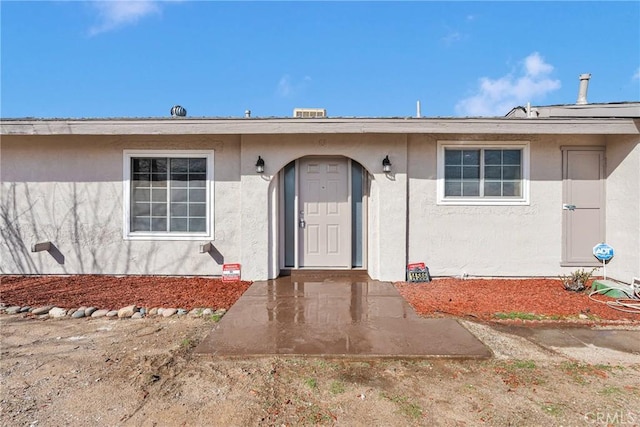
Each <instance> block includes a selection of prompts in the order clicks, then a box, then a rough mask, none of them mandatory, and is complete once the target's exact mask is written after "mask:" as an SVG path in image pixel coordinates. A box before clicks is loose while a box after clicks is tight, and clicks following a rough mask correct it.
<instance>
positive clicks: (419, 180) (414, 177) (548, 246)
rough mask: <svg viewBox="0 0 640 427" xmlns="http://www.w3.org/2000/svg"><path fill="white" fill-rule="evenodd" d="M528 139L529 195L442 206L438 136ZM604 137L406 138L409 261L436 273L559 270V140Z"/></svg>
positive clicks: (575, 142) (588, 141) (551, 272)
mask: <svg viewBox="0 0 640 427" xmlns="http://www.w3.org/2000/svg"><path fill="white" fill-rule="evenodd" d="M445 139H446V140H456V141H461V140H462V141H464V140H470V141H474V143H478V142H480V141H483V142H493V141H495V142H502V141H525V142H527V141H528V142H529V147H530V148H529V149H530V197H529V201H530V202H529V205H525V206H472V205H468V206H464V205H462V206H443V205H438V204H437V199H436V181H437V173H436V167H437V166H436V165H437V163H436V157H437V142H438V141H443V140H445ZM598 144H603V140H602V138H599V137H575V136H553V135H551V136H531V135H528V136H523V135H508V136H500V135H493V136H491V135H489V136H483V137H482V138H478V137H473V138H469V136H465V135H455V136H452V137H451V136H447V137H446V138H444V137H443V136H438V135H433V136H426V135H423V136H420V135H416V136H414V137H411V138H410V140H409V155H408V158H409V176H410V179H409V245H408V248H409V249H408V254H409V262H425V263H426V264H427V266H429V268H430V271H431V274H433V275H435V276H459V275H462V274H468V275H471V276H473V275H477V276H555V275H558V274H561V273H562V272H564V271H566V269H563V268H561V267H560V260H561V251H562V152H561V150H560V147H561V146H562V145H598Z"/></svg>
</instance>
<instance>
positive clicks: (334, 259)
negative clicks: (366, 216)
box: [298, 157, 351, 268]
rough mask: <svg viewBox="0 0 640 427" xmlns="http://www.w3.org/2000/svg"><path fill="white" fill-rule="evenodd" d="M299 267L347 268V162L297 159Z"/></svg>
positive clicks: (335, 159)
mask: <svg viewBox="0 0 640 427" xmlns="http://www.w3.org/2000/svg"><path fill="white" fill-rule="evenodd" d="M299 165H300V187H299V188H300V192H299V198H300V199H299V210H300V212H299V217H298V219H299V221H298V225H299V227H300V228H299V230H298V232H299V265H300V267H306V268H309V267H311V268H351V201H350V200H349V161H348V160H347V159H345V158H322V157H319V158H304V159H301V160H300V163H299Z"/></svg>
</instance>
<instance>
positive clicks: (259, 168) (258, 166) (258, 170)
mask: <svg viewBox="0 0 640 427" xmlns="http://www.w3.org/2000/svg"><path fill="white" fill-rule="evenodd" d="M263 172H264V159H263V158H262V157H260V156H258V161H257V162H256V173H263Z"/></svg>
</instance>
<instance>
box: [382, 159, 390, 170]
mask: <svg viewBox="0 0 640 427" xmlns="http://www.w3.org/2000/svg"><path fill="white" fill-rule="evenodd" d="M382 171H383V172H384V173H389V172H391V160H389V155H387V156H386V157H385V158H384V159H382Z"/></svg>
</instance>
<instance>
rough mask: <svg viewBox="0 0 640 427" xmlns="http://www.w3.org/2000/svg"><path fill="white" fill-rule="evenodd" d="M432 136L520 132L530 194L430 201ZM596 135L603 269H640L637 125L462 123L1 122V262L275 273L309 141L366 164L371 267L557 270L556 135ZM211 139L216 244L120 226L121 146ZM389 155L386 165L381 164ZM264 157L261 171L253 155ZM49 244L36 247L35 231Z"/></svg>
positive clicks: (201, 146) (20, 269)
mask: <svg viewBox="0 0 640 427" xmlns="http://www.w3.org/2000/svg"><path fill="white" fill-rule="evenodd" d="M438 141H477V142H488V141H492V142H493V141H495V142H500V141H524V142H529V144H530V203H529V204H528V205H525V206H445V205H438V204H437V144H438ZM565 145H576V146H596V145H597V146H606V155H607V187H606V200H607V207H606V228H607V230H606V233H607V241H608V243H610V244H611V245H612V246H614V248H615V249H616V257H615V258H614V260H613V261H612V262H611V263H610V264H609V266H608V269H607V273H608V275H610V276H611V277H614V278H616V279H619V280H624V281H628V280H629V279H630V278H631V277H632V276H638V275H640V255H639V254H640V146H639V145H638V137H637V135H636V136H633V137H629V136H624V135H622V136H609V137H604V136H596V135H581V136H577V135H523V134H515V135H513V134H500V135H498V134H496V135H482V136H476V135H468V134H409V135H407V134H400V133H398V134H382V133H381V134H376V133H362V134H353V133H352V134H341V133H327V134H282V135H277V134H251V135H242V136H240V135H232V134H230V135H180V136H173V135H104V136H78V135H55V136H30V135H22V136H13V135H4V136H3V137H2V146H1V151H0V181H1V191H2V193H1V195H0V196H1V197H0V209H1V210H0V215H1V217H0V232H1V237H2V240H3V244H2V245H0V272H2V273H3V274H81V273H83V274H87V273H93V274H161V275H164V274H166V275H220V274H221V273H222V264H223V263H236V262H239V263H241V264H242V277H243V279H247V280H261V279H267V278H274V277H276V276H277V275H278V273H279V266H280V263H279V256H280V255H279V254H280V250H279V239H278V234H279V232H278V227H279V225H278V220H277V219H278V215H279V212H278V197H277V188H278V187H277V174H278V172H279V171H280V170H281V169H282V168H283V167H284V166H285V165H286V164H287V163H289V162H290V161H292V160H295V159H298V158H302V157H305V156H311V155H315V156H317V155H322V156H345V157H348V158H351V159H353V160H355V161H357V162H359V163H360V164H361V165H362V166H363V167H364V168H365V169H366V170H367V171H368V172H369V174H370V193H369V197H368V207H367V209H368V219H367V229H366V242H367V243H366V262H367V270H368V272H369V275H370V276H371V277H372V278H374V279H379V280H403V279H404V277H405V267H406V264H407V263H408V262H420V261H422V262H425V263H426V264H427V265H428V266H429V268H430V270H431V273H432V275H435V276H451V275H453V276H459V275H462V274H467V275H470V276H476V275H477V276H552V277H553V276H557V275H558V274H563V273H567V272H569V271H572V270H573V269H575V268H568V267H565V268H563V267H560V260H561V253H562V151H561V149H560V147H561V146H565ZM132 149H155V150H190V149H193V150H213V151H214V191H213V212H214V236H213V239H212V240H211V241H212V243H213V245H214V246H215V248H216V253H214V254H212V255H209V254H201V253H199V246H200V245H201V244H203V243H205V242H206V241H205V240H202V241H198V240H190V241H167V240H127V239H124V238H123V203H124V201H123V197H128V195H126V194H124V190H123V185H122V179H123V150H132ZM386 155H389V158H390V160H391V162H392V165H393V166H392V173H391V174H388V175H387V174H384V173H383V172H382V165H381V162H382V159H383V158H384V156H386ZM258 156H261V157H262V158H263V159H264V160H265V173H264V174H262V175H261V174H257V173H256V172H255V162H256V160H257V158H258ZM42 241H51V242H52V243H53V244H54V245H55V250H53V251H51V252H50V253H48V252H38V253H32V252H31V251H30V247H31V245H32V244H34V243H36V242H42Z"/></svg>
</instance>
